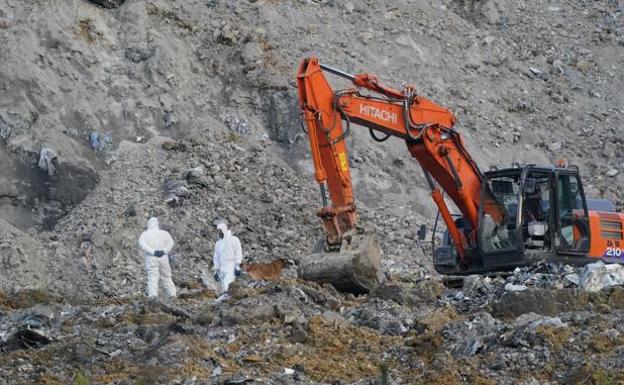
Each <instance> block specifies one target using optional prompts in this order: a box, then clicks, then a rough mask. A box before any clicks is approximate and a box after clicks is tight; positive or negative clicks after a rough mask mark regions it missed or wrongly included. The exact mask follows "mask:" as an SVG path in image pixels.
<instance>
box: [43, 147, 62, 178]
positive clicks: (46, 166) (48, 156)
mask: <svg viewBox="0 0 624 385" xmlns="http://www.w3.org/2000/svg"><path fill="white" fill-rule="evenodd" d="M57 159H58V157H57V156H56V153H55V152H54V150H52V149H50V148H47V147H43V148H42V149H41V151H40V152H39V164H38V166H39V168H40V169H42V170H44V171H47V172H48V175H49V176H53V175H54V173H55V172H56V166H55V165H54V163H55V161H56V160H57Z"/></svg>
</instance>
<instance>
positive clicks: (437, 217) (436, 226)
mask: <svg viewBox="0 0 624 385" xmlns="http://www.w3.org/2000/svg"><path fill="white" fill-rule="evenodd" d="M442 197H444V192H442ZM439 220H440V209H438V213H437V214H436V218H435V222H433V231H432V232H431V256H432V257H434V256H435V254H434V251H435V234H436V230H437V229H438V221H439Z"/></svg>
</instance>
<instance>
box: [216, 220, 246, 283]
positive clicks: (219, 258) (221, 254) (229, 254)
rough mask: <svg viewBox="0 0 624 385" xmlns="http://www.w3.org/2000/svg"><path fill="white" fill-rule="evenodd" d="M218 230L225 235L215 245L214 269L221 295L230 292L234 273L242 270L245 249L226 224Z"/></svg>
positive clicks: (219, 226) (218, 227)
mask: <svg viewBox="0 0 624 385" xmlns="http://www.w3.org/2000/svg"><path fill="white" fill-rule="evenodd" d="M217 229H218V230H219V231H221V233H222V234H223V238H221V239H219V240H218V241H217V243H216V244H215V250H214V257H213V265H212V269H213V270H214V271H215V272H216V273H217V274H218V276H219V292H218V295H221V294H223V293H225V292H227V291H228V287H229V286H230V284H231V283H232V282H234V279H235V278H236V277H235V275H234V271H235V270H236V269H240V264H241V262H242V261H243V249H242V247H241V243H240V240H239V239H238V238H237V237H235V236H233V235H232V232H231V231H230V230H228V228H227V225H226V224H225V223H219V224H218V225H217Z"/></svg>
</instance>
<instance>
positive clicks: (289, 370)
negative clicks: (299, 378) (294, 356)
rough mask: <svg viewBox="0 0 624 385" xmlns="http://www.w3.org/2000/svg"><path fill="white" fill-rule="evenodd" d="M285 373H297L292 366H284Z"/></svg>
mask: <svg viewBox="0 0 624 385" xmlns="http://www.w3.org/2000/svg"><path fill="white" fill-rule="evenodd" d="M284 374H295V370H294V369H291V368H284Z"/></svg>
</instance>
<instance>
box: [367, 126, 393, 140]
mask: <svg viewBox="0 0 624 385" xmlns="http://www.w3.org/2000/svg"><path fill="white" fill-rule="evenodd" d="M368 133H369V134H370V136H371V138H373V140H374V141H375V142H380V143H381V142H385V141H386V140H388V138H389V137H390V134H386V136H385V137H383V138H380V137H378V136H375V130H373V129H372V128H370V127H369V128H368Z"/></svg>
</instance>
